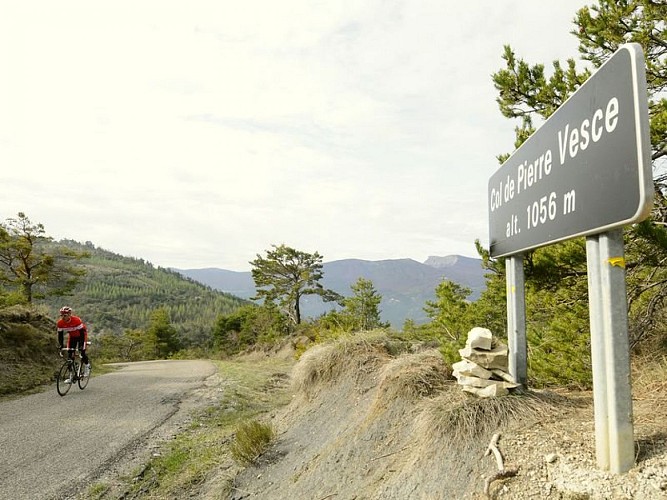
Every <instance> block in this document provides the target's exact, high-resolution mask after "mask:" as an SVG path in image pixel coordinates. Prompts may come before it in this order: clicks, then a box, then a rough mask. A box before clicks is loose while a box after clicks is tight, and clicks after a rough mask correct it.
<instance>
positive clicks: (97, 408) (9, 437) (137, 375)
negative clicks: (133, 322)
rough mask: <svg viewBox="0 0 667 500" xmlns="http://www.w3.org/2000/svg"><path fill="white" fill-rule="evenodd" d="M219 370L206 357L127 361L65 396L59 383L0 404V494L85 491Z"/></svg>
mask: <svg viewBox="0 0 667 500" xmlns="http://www.w3.org/2000/svg"><path fill="white" fill-rule="evenodd" d="M93 361H94V360H93ZM93 370H94V365H93ZM216 372H217V369H216V367H215V365H213V364H212V363H210V362H207V361H189V360H188V361H185V360H184V361H149V362H140V363H127V364H122V365H119V369H118V371H115V372H113V373H108V374H105V375H101V376H98V377H92V378H91V379H90V382H89V384H88V387H86V389H85V390H83V391H82V390H80V389H79V388H78V386H74V387H72V388H71V389H70V391H69V393H68V394H67V395H66V396H64V397H61V396H59V395H58V393H57V392H56V386H55V383H54V384H53V387H52V388H51V389H50V390H48V391H46V392H43V393H39V394H33V395H30V396H26V397H22V398H20V399H16V400H11V401H4V402H0V499H5V498H7V499H9V498H11V499H30V500H33V499H34V500H43V499H44V500H52V499H58V498H65V497H67V496H68V495H71V494H72V493H73V492H74V491H77V490H78V491H79V492H82V491H85V488H87V487H88V484H89V481H90V480H91V478H95V477H99V476H100V475H101V474H102V472H103V471H104V470H105V469H106V468H107V467H108V466H109V465H110V464H113V463H116V462H117V461H119V460H122V458H123V456H124V455H125V454H126V453H127V452H128V450H130V449H132V447H133V446H134V445H135V444H136V443H137V442H138V441H140V440H142V439H143V438H144V437H145V436H147V435H148V434H149V433H151V432H153V431H155V430H156V429H157V428H159V427H160V426H163V425H166V424H167V423H168V422H169V419H170V418H172V416H173V415H175V414H176V412H177V410H178V408H179V405H180V403H181V401H183V400H184V399H185V398H187V397H188V395H189V394H191V393H192V392H193V391H195V390H196V389H197V388H199V387H201V386H202V385H203V383H204V380H206V378H208V377H209V376H211V375H213V374H215V373H216Z"/></svg>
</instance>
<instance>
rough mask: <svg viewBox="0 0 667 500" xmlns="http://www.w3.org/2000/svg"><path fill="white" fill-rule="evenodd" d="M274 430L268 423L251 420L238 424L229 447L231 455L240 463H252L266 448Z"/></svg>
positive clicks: (273, 434) (273, 435)
mask: <svg viewBox="0 0 667 500" xmlns="http://www.w3.org/2000/svg"><path fill="white" fill-rule="evenodd" d="M274 437H275V431H274V430H273V427H271V426H270V425H268V424H264V423H261V422H258V421H256V420H252V421H250V422H245V423H243V424H241V425H239V426H238V428H237V429H236V435H235V436H234V441H233V442H232V444H231V445H230V447H229V451H230V452H231V454H232V457H234V459H236V461H238V462H239V463H240V464H242V465H249V464H252V463H253V462H254V461H255V460H257V458H258V457H259V456H260V455H261V454H262V453H263V452H264V450H266V448H267V447H268V446H269V444H270V443H271V441H272V440H273V438H274Z"/></svg>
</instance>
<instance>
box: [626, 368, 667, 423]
mask: <svg viewBox="0 0 667 500" xmlns="http://www.w3.org/2000/svg"><path fill="white" fill-rule="evenodd" d="M634 368H635V370H634V373H633V374H632V378H633V380H632V387H633V390H632V392H633V399H634V400H635V401H636V404H635V408H636V411H635V423H638V424H642V425H646V426H647V427H649V428H650V427H657V428H659V427H660V426H661V425H662V424H663V423H664V421H665V419H666V418H667V357H665V356H662V357H660V358H656V359H641V360H639V361H638V362H637V363H635V366H634ZM639 368H641V369H639Z"/></svg>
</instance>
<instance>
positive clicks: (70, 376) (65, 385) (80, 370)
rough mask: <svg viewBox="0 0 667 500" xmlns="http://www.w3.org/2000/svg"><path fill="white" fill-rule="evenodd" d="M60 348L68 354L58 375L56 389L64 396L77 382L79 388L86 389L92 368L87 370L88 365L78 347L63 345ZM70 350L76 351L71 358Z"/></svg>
mask: <svg viewBox="0 0 667 500" xmlns="http://www.w3.org/2000/svg"><path fill="white" fill-rule="evenodd" d="M87 344H88V345H90V342H87ZM60 350H61V351H65V352H67V354H68V355H67V359H66V360H65V362H64V363H63V365H62V366H61V367H60V370H59V371H58V375H57V376H56V389H57V390H58V394H60V395H61V396H64V395H65V394H67V393H68V392H69V390H70V388H71V387H72V386H73V385H74V384H75V383H78V384H79V389H81V390H84V389H85V388H86V386H87V385H88V380H89V379H90V371H91V370H90V369H88V370H86V365H85V364H84V363H83V361H82V360H81V359H80V353H79V350H78V349H74V348H72V347H63V348H61V349H60ZM70 352H73V353H74V355H73V356H72V357H71V358H70V356H69V353H70ZM77 357H78V358H77Z"/></svg>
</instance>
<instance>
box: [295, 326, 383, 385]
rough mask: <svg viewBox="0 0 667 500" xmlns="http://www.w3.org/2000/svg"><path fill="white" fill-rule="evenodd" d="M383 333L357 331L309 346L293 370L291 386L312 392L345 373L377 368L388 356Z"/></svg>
mask: <svg viewBox="0 0 667 500" xmlns="http://www.w3.org/2000/svg"><path fill="white" fill-rule="evenodd" d="M383 338H384V335H383V334H381V333H370V334H356V335H354V336H349V337H341V338H339V339H337V340H336V341H333V342H328V343H325V344H320V345H316V346H314V347H312V348H310V349H308V350H307V351H306V352H305V353H304V354H303V355H302V356H301V358H300V359H299V362H298V363H297V364H296V366H295V367H294V371H293V373H292V388H293V389H294V390H295V391H296V392H299V393H304V394H310V393H312V392H313V390H314V389H315V388H316V387H317V386H318V385H320V384H326V383H328V382H331V381H333V380H337V379H339V378H340V377H341V376H342V375H343V374H344V373H347V372H350V373H354V374H355V377H362V376H363V375H364V374H366V373H369V372H371V371H374V370H375V369H376V368H377V365H378V364H379V363H381V362H383V361H385V360H387V359H388V358H389V354H388V353H387V348H386V346H385V345H384V343H383Z"/></svg>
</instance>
